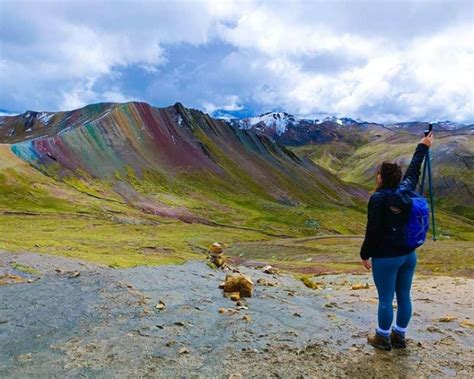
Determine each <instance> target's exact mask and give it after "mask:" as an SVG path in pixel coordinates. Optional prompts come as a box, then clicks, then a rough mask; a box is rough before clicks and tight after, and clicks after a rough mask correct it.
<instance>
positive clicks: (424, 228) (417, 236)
mask: <svg viewBox="0 0 474 379" xmlns="http://www.w3.org/2000/svg"><path fill="white" fill-rule="evenodd" d="M381 192H384V193H385V194H386V199H387V200H386V201H387V207H386V210H385V215H384V221H385V222H384V225H385V228H384V235H383V244H384V245H386V246H390V247H395V248H398V249H402V250H415V249H416V248H417V247H419V246H421V245H423V243H424V242H425V240H426V234H427V233H428V227H429V208H428V202H427V201H426V199H425V198H424V197H423V196H420V195H419V194H417V193H416V192H414V191H411V190H407V189H404V188H398V189H396V190H382V191H381Z"/></svg>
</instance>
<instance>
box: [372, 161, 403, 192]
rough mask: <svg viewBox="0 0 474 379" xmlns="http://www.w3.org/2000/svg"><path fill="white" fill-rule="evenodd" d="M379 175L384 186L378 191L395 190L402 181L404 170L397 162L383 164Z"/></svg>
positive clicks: (380, 186) (381, 185)
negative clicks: (383, 189) (384, 189)
mask: <svg viewBox="0 0 474 379" xmlns="http://www.w3.org/2000/svg"><path fill="white" fill-rule="evenodd" d="M377 174H380V176H381V178H382V184H380V185H379V186H378V187H377V189H382V188H395V187H397V186H398V185H399V184H400V181H401V180H402V168H401V167H400V165H399V164H398V163H396V162H387V161H385V162H382V164H381V165H380V167H379V169H378V171H377Z"/></svg>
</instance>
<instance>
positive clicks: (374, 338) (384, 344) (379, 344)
mask: <svg viewBox="0 0 474 379" xmlns="http://www.w3.org/2000/svg"><path fill="white" fill-rule="evenodd" d="M367 342H368V344H369V345H372V346H373V347H376V348H377V349H381V350H385V351H389V350H392V343H391V342H390V337H388V336H387V337H385V336H381V335H380V334H377V333H376V334H371V335H370V336H368V337H367Z"/></svg>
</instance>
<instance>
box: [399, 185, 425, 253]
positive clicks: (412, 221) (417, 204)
mask: <svg viewBox="0 0 474 379" xmlns="http://www.w3.org/2000/svg"><path fill="white" fill-rule="evenodd" d="M409 195H410V197H411V202H412V207H411V211H410V215H409V218H408V222H407V225H406V232H405V241H404V242H403V245H405V246H406V248H407V249H413V250H414V249H416V248H417V247H420V246H421V245H423V244H424V243H425V240H426V234H427V233H428V228H429V225H430V213H429V208H428V202H427V201H426V199H425V198H424V197H423V196H420V195H418V194H417V193H416V192H413V191H411V192H410V193H409Z"/></svg>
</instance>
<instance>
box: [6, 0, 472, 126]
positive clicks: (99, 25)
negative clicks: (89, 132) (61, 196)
mask: <svg viewBox="0 0 474 379" xmlns="http://www.w3.org/2000/svg"><path fill="white" fill-rule="evenodd" d="M1 6H2V9H1V12H0V18H1V19H0V21H1V23H0V24H1V25H2V26H1V30H0V32H1V33H0V40H1V46H0V81H1V83H2V89H0V105H2V107H3V108H7V109H21V107H25V108H29V109H38V110H57V109H70V108H77V107H79V106H82V105H85V104H87V103H90V102H98V101H127V100H129V99H130V98H133V97H136V96H138V98H139V99H140V100H145V101H149V102H152V103H153V102H154V101H156V100H157V99H159V101H160V102H161V104H162V105H165V104H166V103H167V104H170V103H172V102H174V101H183V100H185V101H186V102H188V103H190V104H189V105H191V106H199V107H202V108H203V109H204V110H205V111H207V112H213V111H215V110H216V109H222V110H227V111H232V110H241V109H242V107H243V106H251V107H252V108H253V109H255V110H272V109H284V110H287V111H289V112H292V113H297V114H301V115H309V114H315V113H320V112H324V113H330V114H334V115H347V116H352V117H359V118H364V119H369V120H374V121H398V120H406V119H425V120H429V119H452V120H454V121H459V122H463V121H464V122H473V121H474V110H473V107H474V105H473V103H474V82H473V78H474V73H473V69H472V67H474V58H473V50H474V49H473V40H474V35H473V16H472V15H473V3H472V2H471V1H450V2H429V1H423V2H420V1H418V2H417V1H400V2H380V1H364V2H359V1H353V2H327V1H314V2H305V1H292V2H279V1H240V2H236V1H212V0H209V1H176V2H169V3H166V2H149V1H141V2H133V3H131V2H127V1H119V2H112V1H108V0H105V1H101V2H92V1H85V2H42V3H41V6H40V7H39V6H37V4H36V3H34V2H19V3H18V2H13V1H4V2H2V5H1ZM170 46H174V47H176V48H180V49H181V50H179V51H180V54H175V55H173V56H168V55H167V49H169V48H170ZM190 46H191V47H197V49H198V50H199V49H200V48H201V49H202V51H203V53H202V54H199V53H198V52H196V51H195V50H193V51H194V54H195V56H194V57H193V59H195V61H193V62H194V64H191V63H189V59H191V57H190V56H189V54H190V52H189V50H190V49H188V47H190ZM209 46H216V47H215V48H216V49H221V50H222V51H223V52H224V51H225V54H224V53H223V55H222V56H220V55H219V54H209V53H208V52H206V49H208V48H209ZM216 56H217V57H218V58H219V59H216ZM130 68H133V69H136V70H138V71H141V72H143V73H144V74H146V75H147V76H146V78H147V80H148V81H147V80H145V79H143V78H141V79H138V76H137V77H136V78H135V77H126V74H124V72H125V71H126V70H127V69H130ZM185 70H187V71H185ZM130 75H136V74H130ZM127 80H128V81H127ZM130 83H131V84H130ZM130 88H132V89H133V91H131V89H130ZM130 91H131V92H130ZM130 93H133V94H134V96H132V95H131V94H130ZM163 103H165V104H163Z"/></svg>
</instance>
